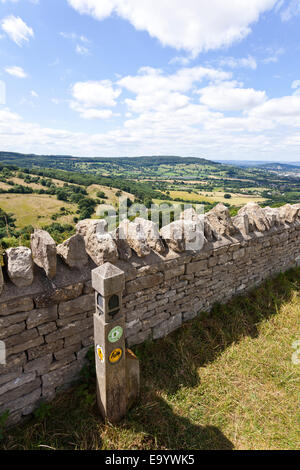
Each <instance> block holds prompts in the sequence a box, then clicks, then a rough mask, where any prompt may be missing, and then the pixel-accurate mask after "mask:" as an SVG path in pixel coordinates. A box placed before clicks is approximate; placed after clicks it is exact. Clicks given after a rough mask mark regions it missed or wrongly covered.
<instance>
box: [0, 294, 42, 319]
mask: <svg viewBox="0 0 300 470" xmlns="http://www.w3.org/2000/svg"><path fill="white" fill-rule="evenodd" d="M33 307H34V305H33V300H32V299H31V298H30V297H22V298H21V299H17V300H12V301H10V302H6V303H3V304H0V316H5V315H12V314H14V313H19V312H27V311H28V310H32V309H33Z"/></svg>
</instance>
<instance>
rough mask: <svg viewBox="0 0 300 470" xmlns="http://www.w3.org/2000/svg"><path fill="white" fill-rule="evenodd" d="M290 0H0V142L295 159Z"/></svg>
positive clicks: (299, 47)
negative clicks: (208, 0)
mask: <svg viewBox="0 0 300 470" xmlns="http://www.w3.org/2000/svg"><path fill="white" fill-rule="evenodd" d="M299 21H300V0H251V2H249V0H240V1H236V0H226V2H224V1H223V0H210V2H207V1H206V0H185V1H184V2H182V0H0V149H1V150H7V151H19V152H24V153H43V154H68V155H78V156H107V157H116V156H125V155H127V156H137V155H182V156H199V157H205V158H209V159H217V160H219V159H238V160H242V159H245V160H250V159H254V160H281V161H300V133H299V128H300V67H299V64H300V61H299V58H300V27H299V26H300V23H299Z"/></svg>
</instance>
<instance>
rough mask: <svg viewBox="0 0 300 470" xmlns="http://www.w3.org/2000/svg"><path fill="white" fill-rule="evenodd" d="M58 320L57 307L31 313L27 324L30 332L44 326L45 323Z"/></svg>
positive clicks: (53, 306)
mask: <svg viewBox="0 0 300 470" xmlns="http://www.w3.org/2000/svg"><path fill="white" fill-rule="evenodd" d="M56 319H57V305H52V306H51V307H46V308H40V309H35V310H32V312H29V314H28V317H27V320H26V324H27V328H28V330H30V329H31V328H35V327H36V326H39V325H42V324H43V323H47V322H51V321H54V320H56Z"/></svg>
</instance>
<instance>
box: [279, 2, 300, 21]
mask: <svg viewBox="0 0 300 470" xmlns="http://www.w3.org/2000/svg"><path fill="white" fill-rule="evenodd" d="M299 13H300V2H299V0H291V1H290V3H289V5H288V7H287V8H285V9H284V10H282V11H281V19H282V21H284V22H286V21H289V20H291V19H292V18H293V17H294V16H296V15H299Z"/></svg>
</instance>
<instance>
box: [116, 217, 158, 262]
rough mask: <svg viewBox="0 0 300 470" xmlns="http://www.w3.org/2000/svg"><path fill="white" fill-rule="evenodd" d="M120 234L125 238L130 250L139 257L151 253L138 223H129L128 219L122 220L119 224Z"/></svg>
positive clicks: (144, 234) (141, 227) (142, 229)
mask: <svg viewBox="0 0 300 470" xmlns="http://www.w3.org/2000/svg"><path fill="white" fill-rule="evenodd" d="M120 230H121V231H120V234H121V233H122V235H123V236H125V239H126V240H127V242H128V245H129V246H130V248H131V249H132V250H133V251H135V253H136V254H137V255H138V256H139V257H140V258H144V257H145V256H147V255H149V254H150V253H151V248H150V246H149V244H148V241H147V237H146V233H145V232H144V228H143V226H142V225H141V224H140V223H136V222H135V221H134V222H130V221H129V220H128V219H125V220H122V222H121V223H120Z"/></svg>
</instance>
